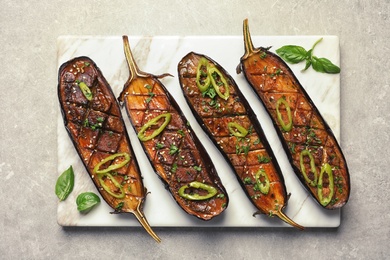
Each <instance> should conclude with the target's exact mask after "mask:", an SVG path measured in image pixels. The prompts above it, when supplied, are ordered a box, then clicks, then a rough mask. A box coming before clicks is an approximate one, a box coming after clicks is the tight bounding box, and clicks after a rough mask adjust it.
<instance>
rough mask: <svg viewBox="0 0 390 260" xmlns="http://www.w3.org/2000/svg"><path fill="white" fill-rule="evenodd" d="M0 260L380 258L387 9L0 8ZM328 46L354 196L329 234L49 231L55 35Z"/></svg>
mask: <svg viewBox="0 0 390 260" xmlns="http://www.w3.org/2000/svg"><path fill="white" fill-rule="evenodd" d="M0 6H1V8H0V32H1V37H0V46H1V48H0V56H1V59H0V71H1V73H0V82H1V90H2V92H1V95H0V118H1V120H0V136H1V138H0V173H1V178H2V181H1V182H0V196H1V199H0V209H1V210H0V212H1V213H0V214H1V222H0V239H1V243H0V258H1V259H183V258H192V259H284V258H288V259H303V258H305V259H355V258H356V259H386V258H387V259H388V257H389V255H390V249H389V241H390V237H389V235H390V214H389V209H390V208H389V204H390V203H389V200H390V193H389V189H390V186H389V183H390V177H389V176H390V170H389V163H390V152H389V151H390V149H388V145H389V137H390V126H389V120H390V114H389V110H390V102H389V100H390V86H389V84H390V83H389V73H390V66H389V64H390V62H389V60H390V54H389V53H390V49H389V43H388V40H389V38H390V30H389V21H390V1H389V0H373V1H363V0H359V1H358V0H350V1H324V0H321V1H319V0H315V1H313V0H310V1H309V0H306V1H305V0H294V1H279V0H270V1H262V0H256V1H254V0H251V1H248V0H247V1H245V0H244V1H243V0H240V1H237V0H235V1H224V2H222V1H215V0H207V1H206V0H198V1H185V0H177V1H167V0H162V1H149V0H147V1H134V0H130V1H124V0H123V1H104V0H102V1H74V0H69V1H48V0H42V1H36V2H34V1H10V0H0ZM245 18H248V19H249V21H250V23H251V24H253V25H254V24H256V26H251V32H252V35H337V36H338V37H339V39H340V49H341V64H340V66H341V69H342V72H341V146H342V148H343V151H344V153H345V156H346V158H347V161H348V165H349V168H350V174H351V181H352V191H351V197H350V201H349V203H348V204H347V205H346V206H345V207H344V208H343V209H342V211H341V225H340V227H339V228H336V229H325V228H321V229H309V230H306V231H303V232H300V231H296V230H293V229H290V228H287V229H284V228H260V229H259V228H257V229H251V228H246V229H242V228H228V229H226V228H212V229H207V228H157V229H156V231H157V232H158V234H159V235H160V237H161V238H162V239H163V242H162V243H160V244H157V243H155V242H154V241H153V240H152V239H150V238H149V237H148V235H147V234H146V233H145V232H144V231H143V230H142V229H140V228H130V227H129V228H108V227H105V228H93V227H73V228H63V227H61V226H59V225H58V224H57V220H56V211H57V198H56V196H55V194H54V185H55V182H56V178H57V142H56V140H57V112H58V101H57V95H56V84H57V67H56V65H57V60H56V56H57V53H56V39H57V37H58V36H60V35H123V34H128V35H241V33H242V21H243V19H245Z"/></svg>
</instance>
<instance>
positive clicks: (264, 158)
mask: <svg viewBox="0 0 390 260" xmlns="http://www.w3.org/2000/svg"><path fill="white" fill-rule="evenodd" d="M257 161H258V162H259V163H269V162H270V161H271V158H269V157H267V156H262V155H260V154H258V155H257Z"/></svg>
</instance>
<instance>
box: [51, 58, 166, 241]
mask: <svg viewBox="0 0 390 260" xmlns="http://www.w3.org/2000/svg"><path fill="white" fill-rule="evenodd" d="M58 98H59V103H60V108H61V112H62V116H63V119H64V125H65V128H66V130H67V132H68V134H69V137H70V139H71V140H72V142H73V145H74V147H75V149H76V151H77V153H78V155H79V156H80V159H81V160H82V162H83V164H84V166H85V168H86V169H87V172H88V174H89V176H90V177H91V179H92V181H93V182H94V184H95V186H96V188H97V190H98V192H99V193H100V194H101V196H102V197H103V199H104V200H105V201H106V202H107V204H108V205H109V206H110V207H112V208H113V209H114V212H113V213H131V214H133V215H135V217H136V218H137V220H138V221H139V222H140V224H141V225H142V226H143V227H144V228H145V230H146V231H147V232H148V233H149V234H150V235H151V236H152V237H153V238H154V239H155V240H156V241H157V242H160V241H161V240H160V238H159V237H158V236H157V235H156V234H155V233H154V232H153V230H152V229H151V227H150V225H149V223H148V222H147V220H146V218H145V216H144V214H143V203H144V200H145V195H146V189H145V188H144V185H143V182H142V177H141V173H140V169H139V166H138V163H137V160H136V158H135V156H134V152H133V150H132V148H131V145H130V139H129V137H128V135H127V132H126V129H125V125H124V121H123V119H122V116H121V112H120V107H119V104H118V102H117V101H116V98H115V96H114V94H113V92H112V90H111V87H110V85H109V84H108V82H107V81H106V79H105V78H104V76H103V74H102V73H101V71H100V69H99V68H98V67H97V66H96V64H95V63H94V62H93V61H92V60H91V59H90V58H88V57H77V58H74V59H72V60H69V61H68V62H65V63H64V64H62V66H61V67H60V69H59V73H58ZM111 169H113V170H111Z"/></svg>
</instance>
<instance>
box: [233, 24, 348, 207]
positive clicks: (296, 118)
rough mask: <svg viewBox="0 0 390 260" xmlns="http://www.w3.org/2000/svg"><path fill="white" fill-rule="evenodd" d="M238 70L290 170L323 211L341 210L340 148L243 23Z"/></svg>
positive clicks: (344, 171)
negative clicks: (258, 103) (264, 113)
mask: <svg viewBox="0 0 390 260" xmlns="http://www.w3.org/2000/svg"><path fill="white" fill-rule="evenodd" d="M244 41H245V54H244V56H243V57H242V58H241V62H240V65H239V67H238V68H237V72H238V73H239V72H241V71H242V72H243V74H244V75H245V77H246V79H247V81H248V83H249V84H250V86H252V88H253V90H254V92H255V93H256V94H257V95H258V97H259V98H260V100H261V101H262V103H263V105H264V107H265V108H266V110H267V111H268V113H269V115H270V117H271V118H272V120H273V124H274V126H275V129H276V131H277V133H278V135H279V138H280V140H281V142H282V145H283V148H284V150H285V152H286V154H287V157H288V158H289V161H290V163H291V165H292V167H293V169H294V172H295V173H296V175H297V176H298V178H299V179H300V180H301V182H302V183H303V184H304V186H305V187H306V188H307V189H308V191H309V192H310V193H311V194H312V195H313V197H314V198H315V199H316V201H317V202H318V203H319V204H320V205H321V206H322V207H324V208H326V209H336V208H340V207H342V206H343V205H345V203H347V201H348V198H349V194H350V177H349V171H348V167H347V163H346V160H345V158H344V155H343V153H342V151H341V148H340V146H339V144H338V142H337V140H336V138H335V136H334V134H333V132H332V130H331V129H330V127H329V126H328V124H327V123H326V121H325V120H324V118H323V117H322V116H321V114H320V112H319V111H318V109H317V108H316V106H315V104H314V103H313V101H312V100H311V98H310V97H309V95H308V94H307V92H306V91H305V89H304V88H303V86H302V85H301V84H300V83H299V81H298V79H297V78H296V77H295V75H294V74H293V72H292V71H291V69H290V68H289V67H288V66H287V64H286V63H285V62H284V61H283V60H282V59H281V58H280V57H279V56H277V55H276V54H274V53H272V52H270V51H269V48H262V47H260V48H254V47H253V43H252V40H251V37H250V33H249V28H248V21H247V20H245V21H244Z"/></svg>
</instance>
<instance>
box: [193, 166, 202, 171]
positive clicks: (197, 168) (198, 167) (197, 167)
mask: <svg viewBox="0 0 390 260" xmlns="http://www.w3.org/2000/svg"><path fill="white" fill-rule="evenodd" d="M193 168H194V169H195V170H197V171H198V172H200V171H201V170H202V167H200V166H197V165H195V166H194V167H193Z"/></svg>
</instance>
